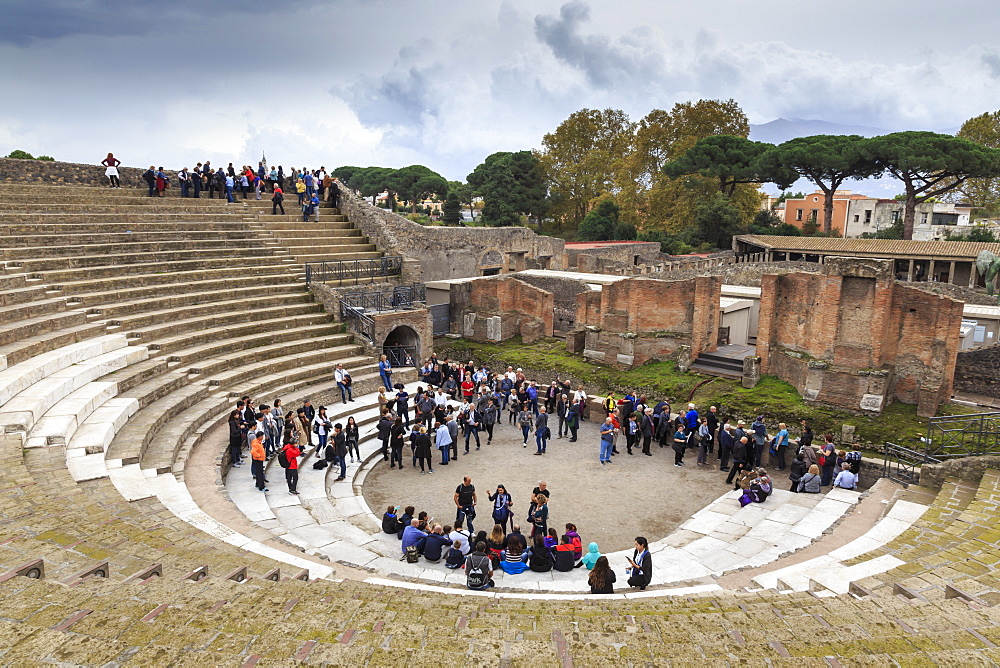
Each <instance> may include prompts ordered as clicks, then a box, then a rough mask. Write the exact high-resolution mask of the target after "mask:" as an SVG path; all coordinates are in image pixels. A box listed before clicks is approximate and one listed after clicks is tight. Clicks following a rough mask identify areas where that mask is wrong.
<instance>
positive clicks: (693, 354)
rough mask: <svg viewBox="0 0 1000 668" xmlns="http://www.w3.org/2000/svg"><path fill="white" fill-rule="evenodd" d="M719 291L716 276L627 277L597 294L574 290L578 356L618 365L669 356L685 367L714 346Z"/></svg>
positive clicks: (720, 280)
mask: <svg viewBox="0 0 1000 668" xmlns="http://www.w3.org/2000/svg"><path fill="white" fill-rule="evenodd" d="M721 293H722V279H720V278H718V277H715V276H700V277H698V278H693V279H688V280H680V281H664V280H658V279H651V278H629V279H625V280H623V281H618V282H616V283H613V284H611V285H606V286H604V288H603V289H602V290H601V292H599V293H597V292H585V293H580V294H579V295H578V297H577V315H576V324H577V328H578V329H582V330H584V331H585V332H586V338H585V342H584V347H583V354H584V356H585V357H587V358H589V359H594V360H598V361H601V362H605V363H608V364H617V365H620V366H624V367H630V366H635V365H640V364H644V363H646V362H648V361H649V360H651V359H674V360H676V361H677V362H678V363H679V364H680V366H681V367H682V368H687V366H688V365H689V364H690V363H691V362H692V361H693V360H694V359H695V358H697V357H698V355H699V354H701V353H702V352H709V351H712V350H714V349H715V344H716V339H717V330H718V327H719V298H720V296H721ZM571 343H572V345H574V346H575V345H576V342H575V340H574V341H572V342H571Z"/></svg>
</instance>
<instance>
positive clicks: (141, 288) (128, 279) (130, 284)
mask: <svg viewBox="0 0 1000 668" xmlns="http://www.w3.org/2000/svg"><path fill="white" fill-rule="evenodd" d="M154 267H155V265H154ZM302 275H303V271H302V268H301V267H298V266H296V265H290V264H288V263H286V262H281V263H275V264H263V265H257V264H249V265H244V266H220V267H218V268H214V269H193V270H187V271H176V272H159V273H149V274H140V273H137V274H133V275H128V276H110V277H107V278H97V279H84V280H65V281H61V282H59V283H52V284H49V285H47V286H46V287H47V289H50V290H60V291H62V292H63V293H65V294H69V295H79V296H80V299H81V301H82V305H83V306H93V305H94V303H95V302H93V301H92V300H90V299H87V298H85V297H84V295H86V294H96V297H95V299H99V300H100V302H97V303H107V302H108V301H113V299H111V300H109V299H106V298H105V296H104V295H107V294H109V293H115V294H117V293H119V292H121V293H122V294H123V296H124V295H127V296H135V295H143V294H147V295H157V294H161V293H162V292H163V291H164V290H169V291H181V292H183V291H185V290H189V291H197V290H200V289H202V288H201V284H205V285H206V288H212V287H216V286H217V285H218V284H219V283H223V284H225V285H232V284H233V283H239V282H242V281H246V280H252V281H254V282H255V283H257V282H266V283H276V282H286V281H290V282H295V281H297V280H299V278H300V277H301V276H302Z"/></svg>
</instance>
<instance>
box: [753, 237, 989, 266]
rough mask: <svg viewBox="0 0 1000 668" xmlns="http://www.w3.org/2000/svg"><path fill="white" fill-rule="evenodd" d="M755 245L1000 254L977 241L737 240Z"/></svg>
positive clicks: (864, 252)
mask: <svg viewBox="0 0 1000 668" xmlns="http://www.w3.org/2000/svg"><path fill="white" fill-rule="evenodd" d="M736 240H737V241H742V242H744V243H747V244H751V245H753V246H758V247H760V248H766V249H770V250H777V251H791V252H793V253H824V254H834V255H836V254H844V255H849V256H851V255H853V256H864V257H887V258H888V257H899V256H921V257H928V258H942V257H945V258H955V259H964V260H975V259H976V256H977V255H979V252H980V251H983V250H989V251H993V252H994V253H996V254H997V255H1000V243H978V242H974V241H903V240H901V239H832V238H827V237H779V236H770V235H758V234H741V235H739V236H737V237H736Z"/></svg>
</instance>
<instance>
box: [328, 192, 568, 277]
mask: <svg viewBox="0 0 1000 668" xmlns="http://www.w3.org/2000/svg"><path fill="white" fill-rule="evenodd" d="M340 200H341V202H340V208H341V210H342V212H343V213H345V214H346V215H347V217H348V219H349V220H350V221H351V222H352V223H354V224H355V225H356V226H357V227H358V228H360V229H361V231H362V232H363V233H364V234H365V235H366V236H367V237H368V238H369V239H371V240H372V243H374V244H375V245H376V246H377V247H378V248H379V250H382V251H384V252H386V253H388V254H392V255H402V256H404V257H407V258H409V259H412V260H415V261H417V262H419V264H420V277H419V279H417V278H414V279H413V280H422V281H440V280H447V279H452V278H468V277H470V276H482V275H483V272H484V271H486V270H496V271H498V272H499V273H501V274H503V273H508V272H512V271H522V270H524V269H560V270H561V269H565V268H566V264H565V262H566V259H565V258H566V255H565V251H564V246H565V242H564V241H563V240H562V239H556V238H554V237H546V236H541V235H538V234H535V233H534V232H533V231H531V230H529V229H527V228H525V227H440V226H424V225H420V224H419V223H414V222H413V221H411V220H407V219H406V218H403V217H402V216H399V215H397V214H394V213H392V212H390V211H386V210H385V209H381V208H379V207H376V206H372V205H371V204H369V203H368V202H367V201H366V200H363V199H361V198H360V197H358V196H356V195H355V194H354V193H352V192H350V191H347V190H346V189H343V188H342V189H341V197H340ZM410 277H412V276H410ZM410 277H408V278H410Z"/></svg>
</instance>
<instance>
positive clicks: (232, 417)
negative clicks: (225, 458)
mask: <svg viewBox="0 0 1000 668" xmlns="http://www.w3.org/2000/svg"><path fill="white" fill-rule="evenodd" d="M242 449H243V429H242V420H241V419H240V412H239V411H237V410H234V411H232V412H231V413H230V414H229V461H230V462H231V463H232V465H233V466H235V467H237V468H239V467H240V466H241V465H242V464H243V454H242Z"/></svg>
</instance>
